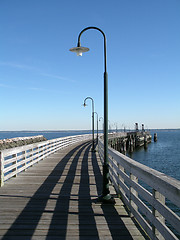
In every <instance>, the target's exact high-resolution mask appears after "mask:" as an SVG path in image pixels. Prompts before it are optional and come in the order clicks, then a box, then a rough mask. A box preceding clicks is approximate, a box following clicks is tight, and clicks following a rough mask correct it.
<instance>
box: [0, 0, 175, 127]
mask: <svg viewBox="0 0 180 240" xmlns="http://www.w3.org/2000/svg"><path fill="white" fill-rule="evenodd" d="M0 22H1V24H0V102H1V117H0V130H64V129H66V130H70V129H76V130H78V129H90V128H91V102H90V101H87V103H88V106H87V107H86V108H84V107H83V106H82V104H83V101H84V99H85V98H86V97H88V96H90V97H92V98H93V99H94V102H95V111H96V112H98V114H99V117H102V116H103V87H104V86H103V72H104V59H103V37H102V35H101V34H100V32H98V31H96V30H89V31H87V32H85V33H83V35H82V37H81V44H82V46H85V47H89V48H90V51H89V52H88V53H85V54H83V56H82V57H77V56H76V55H75V54H73V53H71V52H70V51H69V49H70V48H71V47H75V46H76V45H77V37H78V34H79V32H80V31H81V30H82V29H84V28H85V27H88V26H96V27H99V28H101V29H102V30H103V31H104V32H105V34H106V37H107V71H108V83H109V121H110V123H111V127H113V126H115V125H117V126H118V128H121V127H124V126H125V127H126V128H134V123H135V122H138V123H139V124H140V125H141V123H144V125H145V127H146V128H180V110H179V106H180V94H179V92H180V91H179V89H180V28H179V23H180V1H179V0H151V1H150V0H149V1H148V0H112V1H109V0H108V1H107V0H91V1H82V0H79V1H73V0H52V1H50V0H31V1H24V0H0ZM100 127H102V122H101V123H100Z"/></svg>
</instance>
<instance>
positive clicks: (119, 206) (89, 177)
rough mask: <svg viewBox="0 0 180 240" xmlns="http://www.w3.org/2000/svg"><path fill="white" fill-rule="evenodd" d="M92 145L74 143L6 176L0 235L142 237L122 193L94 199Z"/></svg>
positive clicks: (98, 184) (97, 180) (0, 196)
mask: <svg viewBox="0 0 180 240" xmlns="http://www.w3.org/2000/svg"><path fill="white" fill-rule="evenodd" d="M90 150H91V143H89V142H84V143H81V144H80V145H73V146H72V147H70V148H65V149H63V150H60V151H58V152H56V153H54V154H52V155H50V156H49V157H47V158H46V159H44V160H43V161H41V162H39V163H38V164H37V165H35V166H33V167H31V168H29V169H28V170H27V171H25V172H23V173H21V174H19V175H18V176H17V177H16V178H13V179H11V180H9V181H7V182H6V183H5V185H4V186H3V187H1V188H0V239H13V240H21V239H23V240H29V239H34V240H38V239H52V240H54V239H58V240H61V239H70V240H76V239H85V240H86V239H103V240H106V239H122V240H126V239H137V240H141V239H146V237H145V236H143V235H142V232H141V230H140V229H139V228H138V227H137V226H136V224H135V223H134V221H133V220H132V219H131V218H130V217H129V215H128V213H127V211H126V210H125V208H124V205H123V203H122V201H121V200H120V199H118V198H115V200H116V204H115V205H114V206H113V205H103V204H100V203H97V201H96V199H97V197H98V195H100V194H101V189H102V175H101V163H100V159H99V156H98V153H93V152H91V151H90ZM111 193H112V194H115V192H114V189H113V188H112V187H111Z"/></svg>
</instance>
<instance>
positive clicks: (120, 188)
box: [118, 163, 125, 197]
mask: <svg viewBox="0 0 180 240" xmlns="http://www.w3.org/2000/svg"><path fill="white" fill-rule="evenodd" d="M118 168H119V170H121V172H123V173H124V168H123V167H122V166H121V165H120V164H119V163H118ZM118 178H119V180H120V181H121V182H122V184H123V185H124V178H123V177H121V175H120V174H119V173H118ZM118 189H119V190H120V193H121V194H122V195H125V192H124V190H123V189H122V187H121V186H120V184H119V183H118ZM120 193H119V197H120V196H121V194H120Z"/></svg>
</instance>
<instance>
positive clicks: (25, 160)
mask: <svg viewBox="0 0 180 240" xmlns="http://www.w3.org/2000/svg"><path fill="white" fill-rule="evenodd" d="M89 139H91V134H84V135H75V136H70V137H63V138H57V139H52V140H47V141H43V142H39V143H33V144H28V145H24V146H21V147H15V148H9V149H4V150H1V151H0V186H3V185H4V182H5V181H7V180H8V179H10V178H12V177H15V176H17V174H19V173H20V172H22V171H24V170H26V169H27V168H29V167H31V166H32V165H34V164H35V163H37V162H39V161H41V160H42V159H44V158H45V157H47V156H48V155H50V154H52V153H54V152H55V151H58V150H60V149H62V148H65V147H68V146H70V145H72V144H74V143H76V142H80V141H85V140H89Z"/></svg>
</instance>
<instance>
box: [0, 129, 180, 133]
mask: <svg viewBox="0 0 180 240" xmlns="http://www.w3.org/2000/svg"><path fill="white" fill-rule="evenodd" d="M113 130H114V131H116V129H111V131H113ZM145 130H146V129H145ZM148 130H149V131H155V130H157V131H165V130H167V131H176V130H180V128H152V129H148ZM87 131H91V129H86V130H0V132H30V133H31V132H32V133H33V132H87ZM100 131H101V130H100ZM117 131H124V129H117ZM126 131H134V129H126ZM139 131H141V130H139Z"/></svg>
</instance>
